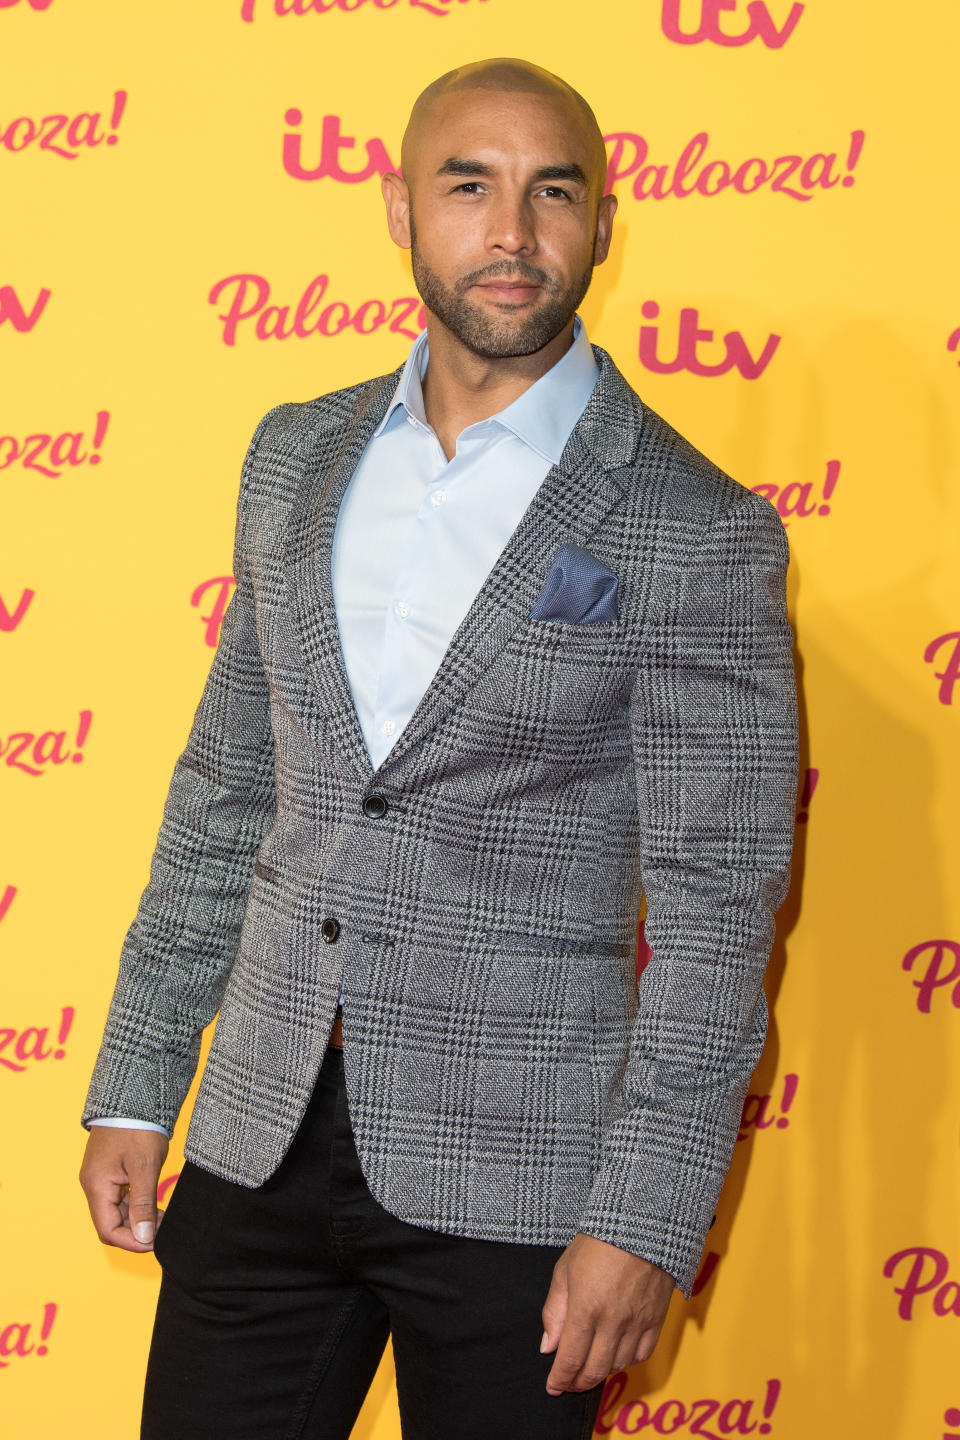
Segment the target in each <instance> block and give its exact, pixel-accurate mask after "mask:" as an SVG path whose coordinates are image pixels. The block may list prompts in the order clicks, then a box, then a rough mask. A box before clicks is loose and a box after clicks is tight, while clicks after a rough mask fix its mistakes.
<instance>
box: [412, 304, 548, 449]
mask: <svg viewBox="0 0 960 1440" xmlns="http://www.w3.org/2000/svg"><path fill="white" fill-rule="evenodd" d="M572 340H573V319H572V318H571V320H570V322H569V324H567V325H565V326H564V327H563V329H562V330H561V331H560V333H559V335H555V336H554V337H553V339H552V340H551V341H549V343H548V344H546V345H544V347H543V349H542V350H537V351H536V352H535V353H534V354H533V355H510V356H505V357H503V358H498V359H495V360H491V359H487V358H485V357H484V356H481V355H476V354H474V352H473V351H472V350H468V349H467V347H466V346H465V345H464V344H463V343H462V342H461V341H460V340H458V339H457V338H456V336H455V335H453V334H452V333H451V331H449V330H448V329H447V327H446V326H445V325H444V324H443V323H442V322H441V321H439V320H437V319H436V317H435V316H433V315H429V314H428V316H427V342H428V344H429V346H430V362H429V364H428V365H427V373H426V375H425V376H424V380H423V405H424V410H425V412H426V416H427V420H428V421H429V423H430V426H431V428H432V429H433V431H434V433H435V434H436V436H437V439H438V440H439V441H440V444H441V446H442V447H443V453H444V454H445V455H446V457H447V459H448V460H452V459H453V456H454V455H455V454H456V449H457V437H458V436H459V434H460V432H461V430H465V429H466V427H467V426H468V425H475V424H476V423H477V422H478V421H479V420H487V419H489V417H490V416H491V415H496V414H497V412H498V411H500V410H504V409H505V408H506V407H507V406H508V405H510V404H512V402H513V401H514V400H516V399H517V398H518V396H520V395H522V394H523V392H524V391H525V390H529V389H530V386H531V385H534V384H535V383H536V382H537V381H538V380H539V379H540V377H541V376H542V375H546V373H547V371H548V370H552V369H553V367H554V365H556V363H557V361H558V360H560V359H562V358H563V356H564V355H565V354H566V352H567V351H568V350H569V348H570V345H571V342H572Z"/></svg>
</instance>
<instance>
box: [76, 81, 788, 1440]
mask: <svg viewBox="0 0 960 1440" xmlns="http://www.w3.org/2000/svg"><path fill="white" fill-rule="evenodd" d="M402 167H403V175H402V178H401V176H400V175H397V174H392V175H388V176H386V177H385V179H384V182H383V191H384V197H385V201H386V208H387V219H388V225H389V229H390V233H391V236H392V237H393V239H394V241H396V243H397V244H399V245H401V246H404V247H410V248H411V250H412V259H413V270H414V277H415V280H416V283H417V286H418V289H419V291H420V294H421V295H422V297H423V300H424V304H425V306H426V309H427V329H426V335H425V337H421V339H420V340H419V341H418V342H417V343H416V344H415V345H414V347H413V351H412V353H411V355H410V356H409V358H408V360H407V362H406V365H405V366H404V367H403V370H402V373H400V374H394V375H391V376H386V377H382V378H380V379H377V380H373V381H369V382H367V383H365V384H362V385H357V386H353V387H351V388H349V389H347V390H342V391H338V392H336V393H334V394H332V395H326V396H323V397H321V398H320V399H319V400H315V401H312V402H310V403H309V404H302V405H300V404H294V405H284V406H280V407H278V408H277V409H276V410H274V411H271V412H270V414H268V415H267V416H266V417H265V418H264V420H263V421H261V423H260V425H259V427H258V428H257V431H256V433H255V435H254V438H253V441H252V444H251V446H250V450H249V452H248V455H247V459H246V462H245V465H244V470H243V477H242V482H241V490H240V499H239V508H238V524H237V538H236V549H235V556H234V565H235V573H236V579H237V589H236V592H235V594H234V597H233V600H232V602H231V605H230V607H229V610H228V612H227V615H226V616H225V618H224V623H223V631H222V635H221V639H220V645H219V649H218V652H217V656H216V658H215V660H214V663H213V666H212V669H211V672H210V677H209V679H208V681H207V685H206V688H205V690H204V694H203V697H202V699H201V702H200V706H199V708H198V710H197V714H196V718H195V720H194V724H193V728H192V730H191V733H190V737H189V739H188V742H187V746H186V749H185V750H184V752H183V754H182V755H181V757H180V759H179V760H178V762H177V765H176V768H175V771H174V775H173V780H172V784H171V788H170V794H169V797H168V800H167V804H166V808H165V811H164V819H163V825H162V827H161V830H160V835H159V838H158V843H157V849H156V853H155V855H154V858H153V864H152V868H151V876H150V883H149V885H148V887H147V889H146V891H145V892H144V895H143V898H142V900H141V903H140V908H139V911H138V914H137V917H136V919H135V921H134V923H133V925H132V926H131V929H130V931H129V933H128V936H127V939H126V942H125V944H124V949H123V954H122V957H121V964H120V976H119V980H118V983H117V989H116V992H115V995H114V999H113V1003H112V1006H111V1010H110V1015H109V1018H108V1022H107V1027H106V1033H105V1036H104V1041H103V1047H102V1049H101V1053H100V1057H99V1059H98V1062H97V1067H96V1070H95V1073H94V1077H93V1082H92V1086H91V1090H90V1095H89V1097H88V1102H87V1108H86V1112H85V1123H87V1124H89V1125H91V1126H92V1129H91V1135H90V1141H89V1145H88V1151H87V1156H86V1158H85V1161H84V1168H83V1174H82V1180H83V1184H84V1187H85V1189H86V1192H87V1196H88V1200H89V1203H90V1207H91V1211H92V1213H93V1217H94V1221H95V1223H96V1226H97V1229H98V1231H99V1234H100V1236H101V1238H102V1239H104V1240H105V1241H107V1242H108V1243H111V1244H116V1245H120V1246H121V1247H123V1248H125V1249H127V1250H135V1251H145V1250H148V1249H149V1248H150V1247H151V1243H152V1240H153V1235H154V1227H155V1224H156V1206H155V1191H156V1181H157V1176H158V1174H159V1170H160V1166H161V1163H162V1160H163V1157H164V1154H165V1151H166V1139H165V1133H169V1131H170V1129H171V1127H172V1125H173V1123H174V1120H175V1117H176V1115H177V1112H178V1110H179V1108H180V1106H181V1104H182V1102H183V1099H184V1096H185V1094H186V1091H187V1088H188V1086H189V1083H190V1080H191V1077H192V1074H193V1071H194V1068H195V1066H196V1061H197V1053H198V1047H199V1041H200V1034H201V1031H202V1029H203V1027H204V1026H205V1025H206V1024H207V1023H208V1022H209V1021H210V1020H211V1019H212V1018H213V1015H214V1013H215V1012H216V1011H217V1009H218V1008H219V1012H220V1013H219V1020H218V1023H217V1028H216V1032H215V1035H214V1039H213V1045H212V1049H211V1053H210V1058H209V1061H208V1064H207V1067H206V1070H205V1073H204V1076H203V1081H202V1084H201V1088H200V1093H199V1097H198V1099H197V1104H196V1107H195V1110H194V1114H193V1117H192V1121H191V1126H190V1130H189V1134H188V1137H187V1145H186V1156H187V1164H186V1166H185V1169H184V1172H183V1174H182V1176H181V1178H180V1180H179V1183H178V1186H177V1190H176V1193H175V1196H174V1199H173V1202H172V1205H171V1207H170V1210H169V1212H168V1215H167V1217H166V1218H165V1220H164V1224H163V1227H162V1229H161V1230H160V1231H159V1234H158V1237H157V1246H158V1259H159V1260H160V1263H161V1266H162V1268H163V1283H162V1287H161V1293H160V1300H159V1306H158V1313H157V1323H156V1328H155V1332H154V1340H153V1346H152V1350H151V1358H150V1364H149V1369H148V1378H147V1389H146V1400H145V1409H144V1429H143V1435H144V1436H146V1437H149V1440H161V1437H163V1440H167V1437H173V1436H174V1435H176V1436H178V1437H180V1440H183V1437H187V1436H198V1437H199V1436H203V1437H204V1440H209V1437H220V1436H222V1437H228V1436H229V1437H231V1440H237V1437H254V1436H256V1437H259V1436H268V1435H269V1436H276V1437H280V1436H290V1437H293V1436H310V1437H334V1436H336V1437H346V1436H348V1435H349V1433H350V1429H351V1426H352V1423H353V1420H354V1419H355V1417H356V1414H357V1411H358V1410H359V1407H360V1405H361V1403H362V1400H363V1396H364V1393H365V1391H366V1388H367V1386H368V1384H369V1381H370V1378H371V1377H372V1375H373V1373H374V1371H375V1369H376V1366H377V1363H378V1361H379V1358H380V1355H381V1353H382V1350H383V1347H384V1345H385V1343H386V1339H387V1335H388V1333H390V1334H392V1337H393V1348H394V1356H395V1361H396V1371H397V1387H398V1396H399V1403H400V1411H401V1418H402V1424H403V1430H404V1435H405V1437H406V1440H423V1437H429V1436H436V1435H440V1434H444V1435H446V1434H456V1435H457V1436H458V1437H459V1440H472V1437H477V1440H479V1437H484V1440H486V1437H499V1436H501V1435H510V1434H516V1435H518V1436H520V1435H522V1436H524V1437H525V1440H530V1437H541V1436H542V1437H547V1436H550V1437H574V1436H576V1437H582V1436H586V1435H589V1434H590V1431H591V1428H592V1425H593V1421H594V1418H595V1415H596V1411H597V1407H598V1404H599V1397H600V1393H601V1387H602V1383H603V1380H604V1378H605V1377H606V1375H607V1374H608V1373H609V1372H610V1371H611V1370H613V1369H615V1368H619V1367H622V1366H625V1365H629V1364H632V1363H634V1362H636V1361H640V1360H643V1359H645V1358H646V1357H647V1356H648V1355H649V1354H650V1352H651V1350H652V1349H653V1346H654V1344H655V1341H656V1338H657V1335H658V1333H659V1331H660V1328H661V1325H662V1323H663V1319H664V1315H665V1312H666V1308H667V1304H668V1301H669V1298H670V1294H671V1292H672V1290H673V1288H674V1286H675V1285H677V1286H679V1287H680V1289H681V1290H682V1291H683V1292H684V1293H685V1294H686V1295H689V1293H690V1289H691V1285H692V1281H693V1277H694V1275H695V1273H696V1268H697V1264H698V1259H699V1256H700V1251H701V1248H702V1245H703V1241H704V1237H705V1235H706V1231H707V1229H708V1227H709V1225H710V1223H711V1219H712V1216H713V1213H714V1206H715V1204H716V1201H717V1196H718V1193H719V1190H720V1187H721V1184H722V1182H723V1179H724V1176H725V1174H726V1171H727V1168H728V1165H729V1161H730V1156H731V1153H732V1149H733V1143H734V1141H735V1138H736V1133H737V1128H738V1120H739V1116H740V1111H741V1107H742V1103H743V1098H744V1093H745V1090H746V1087H747V1084H748V1081H749V1078H750V1075H751V1073H752V1071H753V1069H754V1066H755V1064H756V1062H757V1059H758V1057H759V1055H760V1052H761V1049H762V1046H763V1040H764V1033H765V1023H766V1009H765V1005H764V1000H763V991H762V988H761V979H762V975H763V971H764V968H765V965H766V962H767V959H768V955H769V950H770V946H771V942H772V937H773V933H774V914H775V912H776V910H777V908H778V906H779V905H780V903H781V901H782V899H783V897H784V894H785V892H786V888H787V884H788V876H789V864H790V857H791V851H792V842H793V817H794V801H795V792H796V764H797V753H796V744H797V741H796V728H797V716H796V691H795V682H794V677H793V668H792V660H791V654H792V636H791V631H790V627H789V624H788V622H787V618H786V610H785V599H784V577H785V572H786V567H787V563H788V547H787V541H786V536H785V532H784V529H783V526H782V524H781V523H780V520H779V518H778V517H777V515H776V512H775V511H774V509H773V508H772V506H770V505H769V504H768V502H767V501H766V500H764V499H762V498H760V497H759V496H757V495H754V494H752V493H751V492H749V491H747V490H746V489H745V488H744V487H742V486H740V485H739V484H738V483H737V482H735V481H734V480H732V479H730V478H729V477H728V476H726V475H724V474H723V473H722V472H721V471H719V470H718V469H717V468H716V466H714V465H712V464H711V463H710V462H709V461H708V460H706V459H705V458H704V457H703V456H702V455H700V454H699V453H698V452H697V451H695V450H694V449H693V448H692V447H691V446H690V445H688V444H687V443H686V442H685V441H684V440H683V439H682V438H681V437H680V436H679V435H678V434H677V433H676V432H675V431H673V430H672V429H671V428H670V427H669V426H668V425H667V424H666V423H665V422H664V421H663V420H661V419H660V418H659V417H658V416H657V415H655V414H654V413H653V412H652V411H651V410H649V409H648V408H647V407H646V406H644V405H643V404H642V403H641V401H640V399H639V398H638V397H637V396H636V395H635V393H634V392H633V391H632V390H631V389H630V387H629V386H628V385H627V383H626V381H625V380H624V379H623V377H622V376H621V375H620V374H619V372H618V371H617V369H616V368H615V366H614V365H613V362H612V361H611V360H610V358H609V356H608V355H606V354H605V352H604V351H602V350H600V349H599V348H592V347H591V346H590V345H589V344H588V341H587V337H586V334H585V332H584V331H583V328H582V326H581V324H580V322H579V320H578V319H577V318H576V309H577V306H578V305H579V303H580V301H581V300H582V299H583V296H584V295H585V293H586V290H587V287H588V285H589V282H590V277H591V272H592V268H593V266H594V265H595V264H599V263H601V262H602V261H603V260H604V259H605V257H606V255H607V250H608V247H609V244H610V235H611V226H612V222H613V217H614V210H615V208H616V201H615V199H614V198H613V197H612V196H610V195H604V194H603V188H604V187H603V180H604V168H605V156H604V147H603V141H602V137H601V134H600V131H599V128H598V126H597V123H596V120H595V119H594V117H593V114H592V112H591V111H590V109H589V107H588V106H587V105H586V102H585V101H584V100H583V99H582V98H581V97H580V96H579V95H577V94H576V92H574V91H572V90H571V89H570V87H569V86H567V85H566V84H565V83H564V82H563V81H561V80H559V79H557V78H556V77H555V76H553V75H550V74H548V73H547V72H545V71H543V70H541V69H539V68H537V67H535V66H532V65H529V64H527V63H525V62H522V61H516V60H495V61H486V62H481V63H478V64H473V65H467V66H464V67H462V68H461V69H458V70H455V71H452V72H451V73H450V74H449V75H445V76H443V77H442V78H441V79H440V80H438V81H436V82H435V83H434V84H433V85H431V86H430V87H429V88H428V90H427V91H425V92H424V94H423V95H422V96H421V97H420V99H419V100H418V101H417V103H416V105H415V106H414V109H413V113H412V116H411V119H410V124H409V127H408V129H407V131H406V135H405V137H404V143H403V152H402ZM643 889H645V890H646V896H647V919H646V938H647V940H648V943H649V944H650V946H651V948H652V960H651V961H650V964H649V966H648V968H647V970H646V971H645V973H644V975H643V979H642V983H641V985H640V986H639V993H638V987H637V984H636V974H635V968H634V939H635V925H636V918H637V912H638V906H639V904H640V898H641V892H642V890H643ZM338 1002H339V1003H338ZM97 1121H99V1122H100V1123H99V1124H96V1123H94V1122H97ZM143 1126H152V1127H153V1129H145V1128H141V1127H143ZM158 1132H160V1133H158ZM164 1132H165V1133H164ZM541 1332H542V1333H541Z"/></svg>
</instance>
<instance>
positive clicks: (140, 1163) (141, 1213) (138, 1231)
mask: <svg viewBox="0 0 960 1440" xmlns="http://www.w3.org/2000/svg"><path fill="white" fill-rule="evenodd" d="M127 1166H128V1183H129V1186H130V1195H129V1212H128V1213H129V1218H130V1229H131V1230H132V1231H133V1234H134V1237H135V1239H137V1240H139V1241H140V1244H141V1245H145V1246H146V1247H147V1248H148V1249H149V1247H150V1246H151V1245H152V1244H153V1237H154V1236H155V1235H156V1233H157V1181H158V1179H159V1178H160V1171H159V1166H158V1165H156V1164H154V1163H153V1162H152V1161H151V1160H150V1159H149V1158H146V1157H145V1158H144V1159H142V1160H141V1159H139V1158H138V1160H137V1161H135V1162H133V1163H132V1164H131V1162H130V1161H129V1160H128V1161H127Z"/></svg>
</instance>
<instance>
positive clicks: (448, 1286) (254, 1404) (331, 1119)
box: [141, 1047, 603, 1440]
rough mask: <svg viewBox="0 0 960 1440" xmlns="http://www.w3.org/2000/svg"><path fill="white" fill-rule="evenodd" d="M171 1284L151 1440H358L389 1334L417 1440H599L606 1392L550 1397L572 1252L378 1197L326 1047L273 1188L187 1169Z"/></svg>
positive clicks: (408, 1438) (151, 1370)
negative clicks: (438, 1226)
mask: <svg viewBox="0 0 960 1440" xmlns="http://www.w3.org/2000/svg"><path fill="white" fill-rule="evenodd" d="M156 1253H157V1259H158V1260H159V1262H160V1265H161V1266H162V1269H163V1282H162V1284H161V1287H160V1298H159V1302H158V1305H157V1318H156V1324H155V1327H154V1333H153V1344H152V1347H151V1350H150V1361H149V1365H148V1368H147V1381H146V1392H145V1396H144V1412H143V1429H142V1431H141V1440H347V1437H348V1436H349V1435H350V1431H351V1429H352V1427H353V1423H354V1421H355V1419H356V1417H357V1414H358V1413H359V1410H360V1407H361V1405H362V1404H363V1400H364V1397H365V1395H366V1393H367V1389H368V1388H369V1385H370V1382H371V1380H372V1379H373V1376H374V1374H375V1372H376V1369H377V1366H378V1364H379V1361H380V1357H381V1355H382V1354H383V1350H384V1347H385V1345H386V1343H387V1338H388V1336H389V1335H392V1336H393V1354H394V1362H395V1366H396V1375H397V1394H398V1399H399V1404H400V1419H401V1425H402V1429H403V1436H404V1440H448V1437H449V1436H451V1435H456V1436H457V1440H509V1437H511V1436H513V1437H516V1440H548V1437H549V1440H587V1437H589V1436H590V1434H591V1433H592V1430H593V1424H594V1420H595V1418H596V1413H597V1410H598V1408H599V1405H600V1397H601V1394H602V1391H603V1387H602V1386H596V1387H595V1388H594V1389H592V1390H589V1391H587V1392H585V1393H579V1394H578V1393H566V1394H563V1395H557V1396H551V1395H548V1394H547V1392H546V1389H545V1382H546V1377H547V1373H548V1371H549V1369H550V1366H551V1364H552V1363H553V1356H552V1355H541V1354H540V1350H539V1346H540V1336H541V1333H542V1330H543V1326H542V1324H541V1317H540V1311H541V1307H542V1305H543V1302H544V1300H545V1299H546V1295H547V1290H548V1288H549V1285H550V1278H551V1273H552V1270H553V1266H554V1262H555V1261H556V1259H557V1257H558V1256H559V1255H560V1254H561V1253H562V1247H556V1246H546V1245H543V1246H540V1245H513V1244H499V1243H495V1242H492V1241H489V1240H473V1239H466V1238H463V1237H460V1236H453V1235H443V1234H440V1233H438V1232H436V1231H433V1230H427V1229H424V1228H422V1227H420V1226H416V1225H408V1224H407V1223H406V1222H405V1221H402V1220H398V1219H397V1218H396V1217H395V1216H393V1215H391V1214H389V1212H388V1211H386V1210H384V1209H383V1207H382V1206H381V1205H379V1204H378V1203H377V1201H376V1200H374V1198H373V1196H372V1195H371V1194H370V1191H369V1190H368V1188H367V1185H366V1182H365V1181H364V1178H363V1173H362V1171H361V1169H360V1162H359V1160H358V1159H357V1152H356V1148H355V1146H354V1142H353V1135H352V1132H351V1129H350V1121H349V1116H348V1114H347V1103H346V1094H345V1090H344V1084H343V1056H342V1054H341V1052H340V1051H339V1050H337V1049H334V1048H332V1047H331V1048H330V1049H328V1051H327V1053H326V1056H325V1058H324V1061H323V1066H322V1069H321V1072H320V1077H319V1080H318V1082H317V1086H316V1089H315V1091H314V1094H313V1097H312V1099H311V1102H310V1105H309V1107H308V1109H307V1113H306V1115H305V1116H304V1119H303V1123H302V1124H301V1126H300V1128H299V1130H298V1132H297V1135H296V1137H295V1139H294V1141H293V1144H292V1146H291V1148H290V1150H289V1152H288V1154H287V1155H286V1157H285V1158H284V1160H283V1163H282V1164H281V1165H280V1167H279V1169H278V1170H277V1171H276V1173H275V1174H274V1175H273V1176H271V1178H270V1179H269V1180H268V1181H267V1182H266V1183H265V1184H264V1185H261V1186H260V1187H259V1188H257V1189H252V1190H251V1189H247V1188H246V1187H245V1186H242V1185H234V1184H231V1183H230V1182H229V1181H226V1180H221V1179H218V1178H217V1177H216V1176H214V1175H210V1174H209V1173H207V1172H206V1171H204V1170H201V1169H199V1168H198V1167H197V1166H194V1165H190V1164H189V1163H188V1164H187V1165H186V1166H185V1167H184V1170H183V1172H182V1174H181V1176H180V1179H179V1181H178V1182H177V1187H176V1190H175V1191H174V1195H173V1198H172V1200H171V1203H170V1207H169V1209H168V1211H167V1214H166V1217H165V1218H164V1221H163V1224H162V1225H161V1227H160V1230H159V1232H158V1236H157V1245H156Z"/></svg>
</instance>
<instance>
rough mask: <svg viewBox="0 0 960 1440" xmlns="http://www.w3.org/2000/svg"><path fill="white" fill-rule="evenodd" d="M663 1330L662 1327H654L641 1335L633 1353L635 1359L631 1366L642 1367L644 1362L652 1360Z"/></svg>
mask: <svg viewBox="0 0 960 1440" xmlns="http://www.w3.org/2000/svg"><path fill="white" fill-rule="evenodd" d="M662 1329H663V1326H662V1325H654V1326H652V1327H651V1328H650V1329H649V1330H644V1331H643V1332H642V1333H641V1335H640V1339H639V1340H638V1341H637V1345H636V1349H635V1350H634V1352H633V1359H632V1360H631V1361H630V1364H631V1365H642V1364H643V1362H644V1360H649V1359H650V1356H651V1355H652V1354H653V1350H654V1346H655V1345H656V1343H657V1339H658V1337H659V1335H660V1331H661V1330H662Z"/></svg>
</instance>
